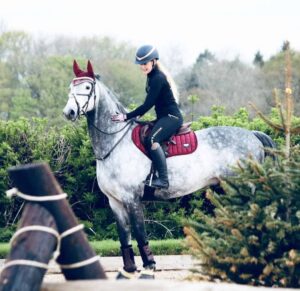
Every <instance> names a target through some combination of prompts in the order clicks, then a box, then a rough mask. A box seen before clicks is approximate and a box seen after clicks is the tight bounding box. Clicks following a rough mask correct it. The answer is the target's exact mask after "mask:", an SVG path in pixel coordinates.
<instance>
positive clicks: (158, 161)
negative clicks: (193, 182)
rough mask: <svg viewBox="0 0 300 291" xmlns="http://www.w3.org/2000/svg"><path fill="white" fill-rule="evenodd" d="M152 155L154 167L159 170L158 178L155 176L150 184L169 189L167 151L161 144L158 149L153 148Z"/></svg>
mask: <svg viewBox="0 0 300 291" xmlns="http://www.w3.org/2000/svg"><path fill="white" fill-rule="evenodd" d="M150 156H151V159H152V162H153V164H154V168H155V169H156V170H157V172H158V178H156V179H155V178H154V179H153V180H152V183H151V185H149V186H151V187H154V188H160V189H168V188H169V180H168V169H167V162H166V156H165V153H164V151H163V149H162V148H161V146H158V147H157V148H156V149H151V150H150Z"/></svg>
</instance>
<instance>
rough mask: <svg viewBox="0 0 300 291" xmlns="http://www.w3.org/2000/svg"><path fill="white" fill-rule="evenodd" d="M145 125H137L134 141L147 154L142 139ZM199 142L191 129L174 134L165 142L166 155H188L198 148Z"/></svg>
mask: <svg viewBox="0 0 300 291" xmlns="http://www.w3.org/2000/svg"><path fill="white" fill-rule="evenodd" d="M142 127H143V125H137V126H136V127H135V128H134V129H133V131H132V136H131V137H132V141H133V142H134V144H135V145H136V146H137V147H138V148H139V149H140V150H141V151H142V152H143V153H144V154H145V155H147V156H149V155H148V153H147V151H146V149H145V146H144V144H143V143H142V140H141V129H142ZM197 146H198V142H197V137H196V134H195V132H194V131H192V130H190V131H189V132H187V133H183V134H182V133H181V134H179V135H173V136H172V137H171V138H170V139H169V140H168V141H165V142H164V150H165V152H166V157H167V158H169V157H173V156H179V155H188V154H191V153H192V152H194V151H195V150H196V149H197Z"/></svg>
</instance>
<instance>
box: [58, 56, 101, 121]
mask: <svg viewBox="0 0 300 291" xmlns="http://www.w3.org/2000/svg"><path fill="white" fill-rule="evenodd" d="M73 71H74V74H75V78H74V79H73V80H72V82H71V84H70V91H69V99H68V102H67V104H66V106H65V108H64V110H63V113H64V115H65V116H66V118H68V119H70V120H72V121H75V120H76V119H77V118H79V117H80V115H82V114H86V113H87V112H88V111H91V110H93V109H94V108H95V101H96V100H95V99H96V86H95V85H96V80H95V74H94V70H93V67H92V64H91V62H90V61H88V63H87V70H86V71H82V70H81V69H80V68H79V66H78V64H77V62H76V61H75V60H74V63H73Z"/></svg>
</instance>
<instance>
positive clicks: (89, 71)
mask: <svg viewBox="0 0 300 291" xmlns="http://www.w3.org/2000/svg"><path fill="white" fill-rule="evenodd" d="M86 68H87V72H88V75H89V77H91V78H95V74H94V69H93V66H92V64H91V62H90V60H88V62H87V67H86Z"/></svg>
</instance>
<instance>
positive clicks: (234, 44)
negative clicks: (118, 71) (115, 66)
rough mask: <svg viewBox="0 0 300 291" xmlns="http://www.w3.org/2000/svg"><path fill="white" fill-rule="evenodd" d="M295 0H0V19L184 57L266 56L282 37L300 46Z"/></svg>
mask: <svg viewBox="0 0 300 291" xmlns="http://www.w3.org/2000/svg"><path fill="white" fill-rule="evenodd" d="M299 14H300V1H298V0H147V1H145V0H87V1H83V0H80V1H78V0H73V1H71V0H0V24H1V26H2V28H3V27H4V28H5V29H7V30H12V29H21V30H24V31H27V32H30V33H34V34H36V35H50V36H53V35H56V34H63V35H71V36H94V35H97V36H111V37H113V38H115V39H116V40H122V41H123V40H124V41H128V42H129V43H131V44H133V45H136V46H139V45H141V44H154V45H156V46H157V47H158V49H159V50H161V51H165V52H166V51H168V50H173V49H174V48H175V49H176V50H177V49H179V50H180V51H181V52H182V55H183V57H184V60H185V62H184V63H192V62H193V61H195V59H196V58H197V56H198V55H199V53H200V52H203V51H204V50H205V49H209V50H210V51H212V52H213V53H215V54H216V55H217V56H218V57H220V58H228V59H232V58H234V57H236V56H238V57H239V58H240V59H241V60H243V61H246V62H249V63H250V62H252V60H253V57H254V54H255V53H256V52H257V51H258V50H260V51H261V53H262V55H263V56H264V58H265V59H268V58H269V57H270V56H271V55H273V54H276V53H277V52H278V51H279V50H280V49H281V46H282V43H283V41H284V40H289V41H290V43H291V47H292V48H294V49H296V50H299V51H300V16H299Z"/></svg>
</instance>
